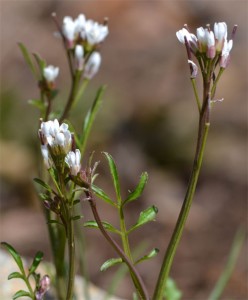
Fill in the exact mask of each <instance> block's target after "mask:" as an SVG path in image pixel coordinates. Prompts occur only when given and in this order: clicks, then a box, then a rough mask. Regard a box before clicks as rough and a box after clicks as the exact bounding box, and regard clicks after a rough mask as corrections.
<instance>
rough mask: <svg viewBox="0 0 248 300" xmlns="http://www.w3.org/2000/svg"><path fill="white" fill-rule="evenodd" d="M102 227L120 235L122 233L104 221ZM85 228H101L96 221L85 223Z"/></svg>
mask: <svg viewBox="0 0 248 300" xmlns="http://www.w3.org/2000/svg"><path fill="white" fill-rule="evenodd" d="M102 225H103V227H104V228H105V229H106V230H108V231H111V232H114V233H118V234H120V231H119V230H118V229H116V228H115V227H114V226H113V225H111V224H110V223H108V222H105V221H102ZM84 227H90V228H99V226H98V224H97V222H96V221H87V222H85V223H84Z"/></svg>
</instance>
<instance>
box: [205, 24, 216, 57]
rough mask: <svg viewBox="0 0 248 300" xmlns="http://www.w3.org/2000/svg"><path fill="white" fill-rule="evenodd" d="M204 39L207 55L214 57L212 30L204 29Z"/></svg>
mask: <svg viewBox="0 0 248 300" xmlns="http://www.w3.org/2000/svg"><path fill="white" fill-rule="evenodd" d="M206 40H207V57H208V58H214V57H215V53H216V49H215V37H214V33H213V31H208V30H206Z"/></svg>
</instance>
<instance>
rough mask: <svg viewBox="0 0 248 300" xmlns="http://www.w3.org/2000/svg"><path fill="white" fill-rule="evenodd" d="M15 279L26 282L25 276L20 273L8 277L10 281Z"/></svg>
mask: <svg viewBox="0 0 248 300" xmlns="http://www.w3.org/2000/svg"><path fill="white" fill-rule="evenodd" d="M13 278H20V279H22V280H25V279H24V277H23V275H22V274H21V273H19V272H13V273H10V274H9V276H8V280H10V279H13Z"/></svg>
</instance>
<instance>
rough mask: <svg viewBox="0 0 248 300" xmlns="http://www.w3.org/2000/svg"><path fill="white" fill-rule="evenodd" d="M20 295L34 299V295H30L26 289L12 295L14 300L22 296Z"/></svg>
mask: <svg viewBox="0 0 248 300" xmlns="http://www.w3.org/2000/svg"><path fill="white" fill-rule="evenodd" d="M20 297H29V298H31V299H32V296H31V295H30V293H29V292H26V291H23V290H20V291H18V292H16V293H15V295H14V296H13V297H12V299H13V300H15V299H17V298H20Z"/></svg>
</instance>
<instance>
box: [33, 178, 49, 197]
mask: <svg viewBox="0 0 248 300" xmlns="http://www.w3.org/2000/svg"><path fill="white" fill-rule="evenodd" d="M33 180H34V182H36V183H38V184H39V185H41V186H42V187H43V188H45V189H46V190H47V191H48V192H50V193H51V192H52V189H51V188H50V186H49V185H48V184H47V183H45V182H44V181H43V180H41V179H39V178H34V179H33Z"/></svg>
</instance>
